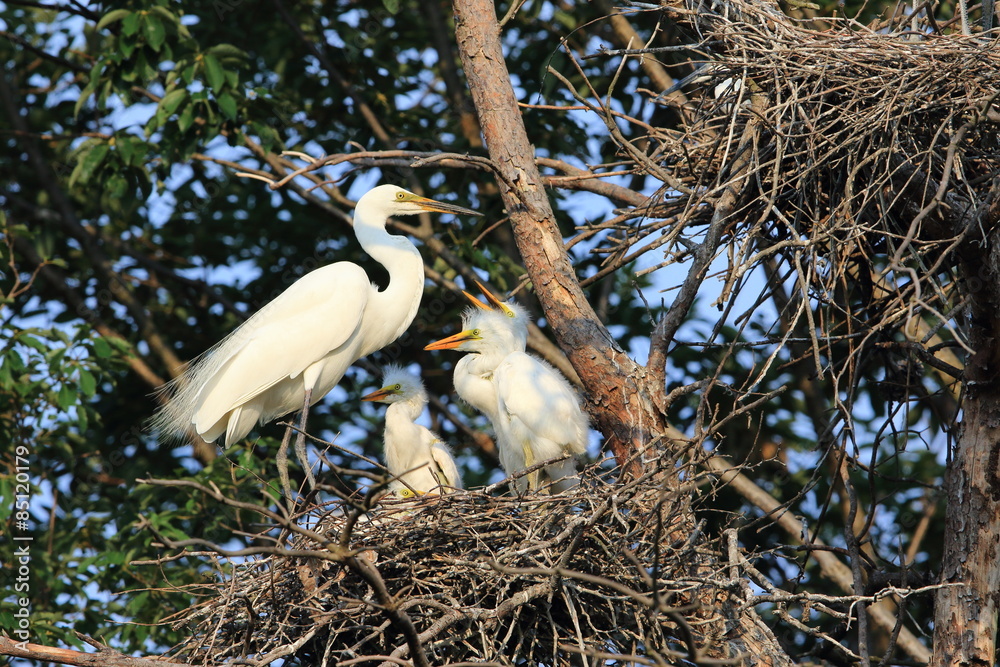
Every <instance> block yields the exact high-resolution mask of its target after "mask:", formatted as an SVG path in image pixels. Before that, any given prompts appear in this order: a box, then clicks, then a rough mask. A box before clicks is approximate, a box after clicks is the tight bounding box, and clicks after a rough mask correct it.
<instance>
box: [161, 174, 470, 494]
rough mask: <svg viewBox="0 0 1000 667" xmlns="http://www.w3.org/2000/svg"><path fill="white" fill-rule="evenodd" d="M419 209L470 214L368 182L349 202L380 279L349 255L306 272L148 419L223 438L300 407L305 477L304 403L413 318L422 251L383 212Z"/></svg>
mask: <svg viewBox="0 0 1000 667" xmlns="http://www.w3.org/2000/svg"><path fill="white" fill-rule="evenodd" d="M422 211H434V212H439V213H453V214H466V215H479V213H476V212H475V211H472V210H469V209H467V208H462V207H460V206H455V205H454V204H446V203H443V202H437V201H434V200H432V199H427V198H425V197H421V196H419V195H416V194H414V193H412V192H409V191H408V190H404V189H403V188H399V187H396V186H394V185H380V186H378V187H376V188H373V189H372V190H369V191H368V192H367V193H365V195H364V196H363V197H361V199H359V200H358V204H357V207H356V208H355V210H354V234H355V236H356V237H357V239H358V241H359V242H360V244H361V247H362V248H364V250H365V252H367V253H368V254H369V255H371V257H372V258H373V259H375V260H376V261H377V262H379V263H380V264H381V265H382V266H384V267H385V269H386V270H387V271H388V273H389V283H388V285H387V286H386V287H385V289H381V290H380V289H379V288H378V286H377V285H375V284H373V283H372V282H371V281H370V280H369V278H368V275H367V274H366V273H365V271H364V269H362V268H361V267H360V266H358V265H357V264H354V263H351V262H337V263H335V264H331V265H329V266H324V267H321V268H319V269H316V270H315V271H312V272H310V273H307V274H306V275H305V276H303V277H302V278H300V279H298V280H297V281H295V282H294V283H292V285H291V286H290V287H289V288H288V289H286V290H285V291H284V292H282V293H281V294H280V295H279V296H278V297H277V298H275V299H274V300H273V301H271V302H270V303H269V304H267V305H266V306H264V307H263V308H261V309H260V310H259V311H257V313H255V314H254V315H253V316H252V317H250V319H248V320H247V321H246V322H244V323H243V324H242V325H240V326H239V327H238V328H237V329H236V330H235V331H233V332H232V333H231V334H229V336H227V337H226V338H224V339H223V340H222V341H221V342H220V343H219V344H218V345H216V346H215V347H213V348H212V349H211V350H209V351H208V352H207V353H205V354H204V355H202V356H201V357H199V358H198V359H197V360H195V361H194V362H193V363H192V364H191V365H190V366H189V368H188V369H187V370H186V371H184V373H183V374H182V375H181V376H180V377H178V378H177V379H176V380H174V381H173V382H171V383H170V384H169V385H168V386H167V387H166V388H165V389H164V391H166V392H167V393H168V394H169V399H168V401H167V402H166V404H165V405H164V406H163V407H162V408H161V409H160V410H159V412H157V414H156V415H155V416H154V417H153V419H152V425H153V427H154V428H156V429H157V430H159V431H160V432H161V433H163V434H165V435H167V436H168V437H177V438H179V437H183V436H184V435H185V434H187V433H189V432H192V431H193V432H194V433H195V434H197V436H198V437H200V438H202V439H203V440H204V441H205V442H214V441H215V440H217V439H219V438H220V437H223V436H225V439H224V442H225V445H226V446H228V445H231V444H233V443H234V442H237V441H238V440H240V439H242V438H243V437H245V436H246V435H247V434H248V433H249V432H250V430H251V429H252V428H253V427H254V425H255V424H257V423H261V424H263V423H266V422H269V421H271V420H273V419H275V418H278V417H281V416H283V415H286V414H288V413H290V412H293V411H295V410H298V409H301V410H302V415H301V418H300V420H299V434H298V435H297V437H296V439H295V452H296V454H297V456H298V458H299V461H300V462H301V463H302V466H303V468H304V470H305V472H306V476H307V478H308V480H309V482H310V484H311V485H313V486H314V485H315V479H314V478H313V475H312V469H311V467H310V465H309V461H308V457H307V456H306V451H305V434H304V432H305V425H306V419H307V417H308V414H309V406H311V405H313V404H314V403H316V402H317V401H319V400H320V399H322V398H323V397H324V396H325V395H326V394H327V393H329V391H330V390H331V389H333V388H334V387H335V386H336V385H337V383H338V382H340V379H341V377H343V375H344V372H345V371H346V370H347V368H348V367H349V366H350V365H351V364H352V363H354V362H355V361H356V360H357V359H359V358H361V357H364V356H366V355H368V354H371V353H372V352H375V351H376V350H379V349H381V348H383V347H385V346H386V345H388V344H389V343H391V342H393V341H394V340H396V339H397V338H398V337H399V336H400V335H401V334H402V333H403V332H404V331H405V330H406V329H407V327H409V326H410V323H411V322H412V321H413V317H414V316H415V315H416V312H417V307H418V305H419V304H420V297H421V295H422V294H423V289H424V264H423V260H422V259H421V257H420V253H419V252H418V251H417V248H416V247H415V246H414V245H413V244H412V243H411V242H410V241H409V240H407V239H406V238H404V237H402V236H395V235H392V234H389V232H387V231H386V229H385V225H386V221H387V220H388V218H389V217H390V216H400V215H413V214H415V213H420V212H422ZM287 438H288V433H287V432H286V439H285V441H284V442H282V446H281V450H280V451H279V452H278V472H279V474H280V475H281V481H282V485H283V487H284V489H285V495H286V496H288V497H289V498H291V491H290V489H289V485H288V471H287V459H286V452H287V446H288V442H287Z"/></svg>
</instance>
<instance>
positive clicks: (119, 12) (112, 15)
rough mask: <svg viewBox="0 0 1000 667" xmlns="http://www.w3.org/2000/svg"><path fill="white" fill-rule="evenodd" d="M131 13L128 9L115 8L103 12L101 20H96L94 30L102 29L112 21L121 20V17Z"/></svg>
mask: <svg viewBox="0 0 1000 667" xmlns="http://www.w3.org/2000/svg"><path fill="white" fill-rule="evenodd" d="M131 13H132V12H131V11H129V10H128V9H115V10H113V11H110V12H108V13H107V14H105V15H104V16H102V17H101V20H100V21H98V22H97V26H96V27H95V30H98V31H100V30H104V29H105V28H107V27H108V26H109V25H111V24H112V23H115V22H117V21H121V20H122V19H123V18H125V17H126V16H128V15H130V14H131Z"/></svg>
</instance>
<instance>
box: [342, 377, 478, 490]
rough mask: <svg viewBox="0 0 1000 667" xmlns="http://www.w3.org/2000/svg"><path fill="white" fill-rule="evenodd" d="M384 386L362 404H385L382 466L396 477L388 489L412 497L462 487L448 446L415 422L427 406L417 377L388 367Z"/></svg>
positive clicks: (424, 392)
mask: <svg viewBox="0 0 1000 667" xmlns="http://www.w3.org/2000/svg"><path fill="white" fill-rule="evenodd" d="M382 384H383V387H382V388H381V389H378V390H376V391H373V392H371V393H370V394H366V395H365V396H362V397H361V400H362V401H378V402H380V403H388V404H389V407H388V408H387V409H386V411H385V463H386V467H387V468H388V469H389V472H390V473H391V474H392V475H393V477H395V478H396V479H394V480H393V481H392V482H390V484H389V490H390V491H392V492H394V493H395V494H396V495H398V496H401V497H403V498H409V497H412V496H413V495H414V494H421V495H422V494H425V493H431V492H434V493H438V492H439V491H442V490H443V491H447V489H446V488H445V487H452V488H456V489H461V488H462V477H461V475H459V472H458V467H457V466H456V465H455V460H454V459H453V458H452V456H451V451H450V450H449V449H448V446H447V445H446V444H444V442H442V441H441V438H439V437H438V436H437V434H435V433H434V432H433V431H431V430H430V429H428V428H427V427H426V426H421V425H420V424H417V423H415V420H416V419H417V418H418V417H419V416H420V415H421V414H422V413H423V411H424V408H426V407H427V391H426V390H425V389H424V385H423V383H422V382H421V381H420V378H418V377H416V376H415V375H413V374H411V373H408V372H407V371H405V370H403V369H402V368H400V367H399V366H388V367H386V369H385V373H384V375H383V377H382Z"/></svg>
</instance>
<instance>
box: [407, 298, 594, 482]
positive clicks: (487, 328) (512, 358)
mask: <svg viewBox="0 0 1000 667" xmlns="http://www.w3.org/2000/svg"><path fill="white" fill-rule="evenodd" d="M480 288H481V289H483V293H484V294H485V295H486V296H487V298H488V299H489V300H490V302H491V303H492V304H493V305H494V309H490V308H489V307H488V306H486V305H485V304H482V303H480V302H477V301H476V300H474V299H473V303H474V304H475V305H476V307H475V308H470V309H468V310H467V311H466V312H465V313H464V314H463V316H462V329H463V331H461V332H460V333H458V334H455V335H454V336H450V337H449V338H445V339H443V340H440V341H438V342H436V343H432V344H430V345H428V346H427V347H426V348H425V349H457V350H460V351H466V352H470V353H471V354H468V355H466V356H465V357H463V358H462V359H460V360H459V362H458V364H456V366H455V391H456V392H457V393H458V395H459V396H460V397H461V398H462V399H463V400H465V401H466V402H467V403H469V404H470V405H472V406H473V407H474V408H476V409H478V410H479V411H480V412H482V413H483V414H484V415H486V416H487V417H488V418H489V419H490V421H491V422H492V423H493V429H494V431H495V432H496V435H497V449H498V452H499V456H500V464H501V465H502V466H503V469H504V471H506V472H507V474H508V475H513V474H515V473H517V472H520V471H522V470H524V469H525V468H528V467H530V466H532V465H534V464H535V463H538V462H540V461H544V460H546V459H550V458H555V457H558V456H562V455H563V454H567V453H568V454H571V455H577V454H582V453H584V452H585V451H586V445H587V437H588V425H587V418H586V416H585V415H584V413H583V410H582V409H581V408H580V404H579V402H578V400H577V396H576V392H575V391H574V390H573V388H572V387H571V386H570V384H569V383H568V382H567V381H566V379H565V378H564V377H563V376H562V374H560V373H559V372H558V371H557V370H555V369H554V368H552V367H551V366H549V365H548V364H546V363H545V362H543V361H541V360H539V359H536V358H535V357H533V356H531V355H528V354H526V353H525V347H526V341H527V326H528V318H527V314H526V313H525V311H524V310H523V309H522V308H521V307H520V306H517V305H516V304H513V303H506V304H504V303H502V302H500V301H498V300H497V299H496V298H495V297H493V296H492V295H491V294H490V293H489V292H488V291H486V290H485V289H484V288H482V286H480ZM467 296H468V295H467ZM470 299H472V297H471V296H470ZM544 471H545V473H546V475H547V476H548V477H549V478H550V479H552V480H553V481H554V482H555V484H554V486H555V488H556V490H557V491H558V490H562V489H565V488H569V487H571V486H573V485H574V484H575V483H576V477H575V474H576V466H575V463H574V461H573V459H572V458H570V459H567V460H566V461H562V462H559V463H554V464H551V465H549V466H546V468H545V469H544ZM527 483H528V484H530V485H531V488H532V489H537V488H538V487H539V481H538V476H537V474H532V475H529V476H528V479H527ZM524 484H525V480H524V478H522V479H521V480H520V481H519V484H518V486H519V488H521V489H522V490H523V487H524Z"/></svg>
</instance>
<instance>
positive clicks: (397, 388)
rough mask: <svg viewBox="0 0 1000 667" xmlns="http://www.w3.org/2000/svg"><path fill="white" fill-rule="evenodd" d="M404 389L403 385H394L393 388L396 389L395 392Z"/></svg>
mask: <svg viewBox="0 0 1000 667" xmlns="http://www.w3.org/2000/svg"><path fill="white" fill-rule="evenodd" d="M402 388H403V385H401V384H397V385H394V386H393V389H394V390H395V391H399V390H400V389H402Z"/></svg>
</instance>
